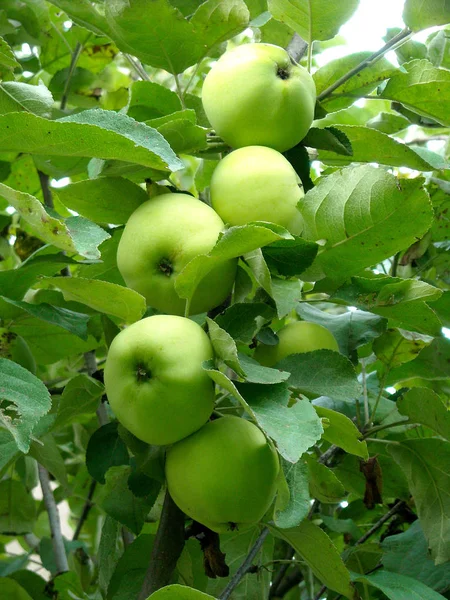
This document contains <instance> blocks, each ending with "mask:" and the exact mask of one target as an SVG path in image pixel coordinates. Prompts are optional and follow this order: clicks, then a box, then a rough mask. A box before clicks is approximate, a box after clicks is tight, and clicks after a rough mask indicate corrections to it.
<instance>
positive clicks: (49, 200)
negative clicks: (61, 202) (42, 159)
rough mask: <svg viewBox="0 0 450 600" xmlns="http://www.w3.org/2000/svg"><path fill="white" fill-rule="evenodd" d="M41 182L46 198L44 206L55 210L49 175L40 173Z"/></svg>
mask: <svg viewBox="0 0 450 600" xmlns="http://www.w3.org/2000/svg"><path fill="white" fill-rule="evenodd" d="M38 175H39V182H40V184H41V189H42V195H43V196H44V205H45V206H46V207H47V208H53V206H54V205H53V196H52V191H51V189H50V177H49V176H48V175H47V173H43V172H42V171H38Z"/></svg>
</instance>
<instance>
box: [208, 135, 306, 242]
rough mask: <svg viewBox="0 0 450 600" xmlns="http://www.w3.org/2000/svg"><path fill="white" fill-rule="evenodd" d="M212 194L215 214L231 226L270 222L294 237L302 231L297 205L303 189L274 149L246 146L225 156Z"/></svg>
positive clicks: (219, 167)
mask: <svg viewBox="0 0 450 600" xmlns="http://www.w3.org/2000/svg"><path fill="white" fill-rule="evenodd" d="M210 191H211V204H212V206H213V208H214V210H215V211H216V212H217V213H218V214H219V215H220V216H221V217H222V219H223V220H224V221H225V222H226V223H229V224H230V225H245V224H246V223H249V222H250V221H269V222H270V223H277V224H278V225H282V226H283V227H286V228H287V229H288V230H289V231H291V233H295V234H299V233H300V232H301V230H302V217H301V214H300V212H299V210H298V208H297V204H298V201H299V200H300V199H301V198H302V197H303V195H304V192H303V188H302V187H301V186H300V184H299V178H298V176H297V173H296V172H295V171H294V168H293V167H292V165H291V164H290V162H289V161H288V160H286V158H284V156H283V155H282V154H280V153H279V152H277V151H276V150H272V148H267V147H265V146H247V147H246V148H239V150H235V151H234V152H231V154H228V155H227V156H225V158H224V159H223V160H221V161H220V162H219V164H218V165H217V167H216V169H215V170H214V173H213V176H212V178H211V187H210Z"/></svg>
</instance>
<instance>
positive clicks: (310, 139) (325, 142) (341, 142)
mask: <svg viewBox="0 0 450 600" xmlns="http://www.w3.org/2000/svg"><path fill="white" fill-rule="evenodd" d="M302 144H303V145H304V146H308V148H318V149H320V150H328V151H331V152H336V153H337V154H342V155H343V156H352V154H353V149H352V144H351V142H350V140H349V139H348V137H347V136H346V135H345V133H343V132H342V131H341V129H340V128H339V129H337V128H336V127H325V128H324V129H319V128H318V127H311V129H310V130H309V131H308V133H307V134H306V136H305V137H304V138H303V140H302ZM350 162H352V161H351V160H350Z"/></svg>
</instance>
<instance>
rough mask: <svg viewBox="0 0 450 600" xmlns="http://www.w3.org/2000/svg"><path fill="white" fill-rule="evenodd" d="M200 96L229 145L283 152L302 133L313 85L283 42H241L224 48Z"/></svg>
mask: <svg viewBox="0 0 450 600" xmlns="http://www.w3.org/2000/svg"><path fill="white" fill-rule="evenodd" d="M202 101H203V107H204V109H205V112H206V115H207V117H208V119H209V122H210V123H211V125H212V127H213V129H214V130H215V131H216V133H217V134H218V135H220V136H221V137H222V138H223V139H224V140H225V142H226V143H227V144H229V145H230V146H231V147H232V148H241V147H242V146H252V145H259V146H269V147H270V148H275V150H278V151H279V152H284V151H285V150H289V148H293V147H294V146H296V145H297V144H298V143H299V142H300V141H301V140H302V139H303V138H304V137H305V135H306V134H307V132H308V130H309V128H310V127H311V123H312V122H313V119H314V107H315V103H316V87H315V84H314V80H313V78H312V77H311V75H310V74H309V73H308V71H307V70H306V69H304V68H303V67H300V66H299V65H297V64H295V63H293V61H292V60H291V58H290V57H289V54H288V53H287V52H286V50H284V49H283V48H280V47H279V46H274V45H272V44H244V45H242V46H238V47H237V48H234V49H233V50H231V51H229V52H226V53H225V54H224V55H223V56H222V57H221V58H220V59H219V60H218V61H217V63H216V64H215V65H214V67H213V68H212V69H211V71H210V72H209V73H208V75H207V76H206V79H205V81H204V84H203V90H202Z"/></svg>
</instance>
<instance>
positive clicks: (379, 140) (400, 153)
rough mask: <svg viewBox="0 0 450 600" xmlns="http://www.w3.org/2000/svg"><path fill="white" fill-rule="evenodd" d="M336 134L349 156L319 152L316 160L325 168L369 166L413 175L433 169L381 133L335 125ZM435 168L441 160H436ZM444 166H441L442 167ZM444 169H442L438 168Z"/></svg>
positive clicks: (407, 149)
mask: <svg viewBox="0 0 450 600" xmlns="http://www.w3.org/2000/svg"><path fill="white" fill-rule="evenodd" d="M338 130H339V131H341V132H342V133H343V134H345V136H346V137H347V138H348V141H349V143H350V144H351V147H352V149H353V154H352V155H351V156H348V154H347V155H344V153H342V152H340V153H336V151H330V150H328V149H325V150H321V151H320V152H319V160H321V161H322V162H324V163H326V164H329V165H337V166H342V165H348V164H350V163H358V162H359V163H373V162H377V163H379V164H380V165H388V166H392V167H408V168H409V169H415V170H416V171H432V170H433V169H434V168H435V165H433V164H431V163H430V162H428V161H427V160H426V158H425V157H423V158H422V157H421V156H419V154H417V152H414V150H412V149H411V148H410V147H409V146H407V145H406V144H404V143H401V142H398V141H397V140H394V139H393V138H391V137H389V136H388V135H386V134H385V133H382V132H381V131H377V130H376V129H370V128H369V127H357V126H354V125H338ZM437 159H438V160H439V164H441V163H442V158H441V157H440V156H437ZM443 164H444V165H445V163H443ZM441 168H444V167H441Z"/></svg>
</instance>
